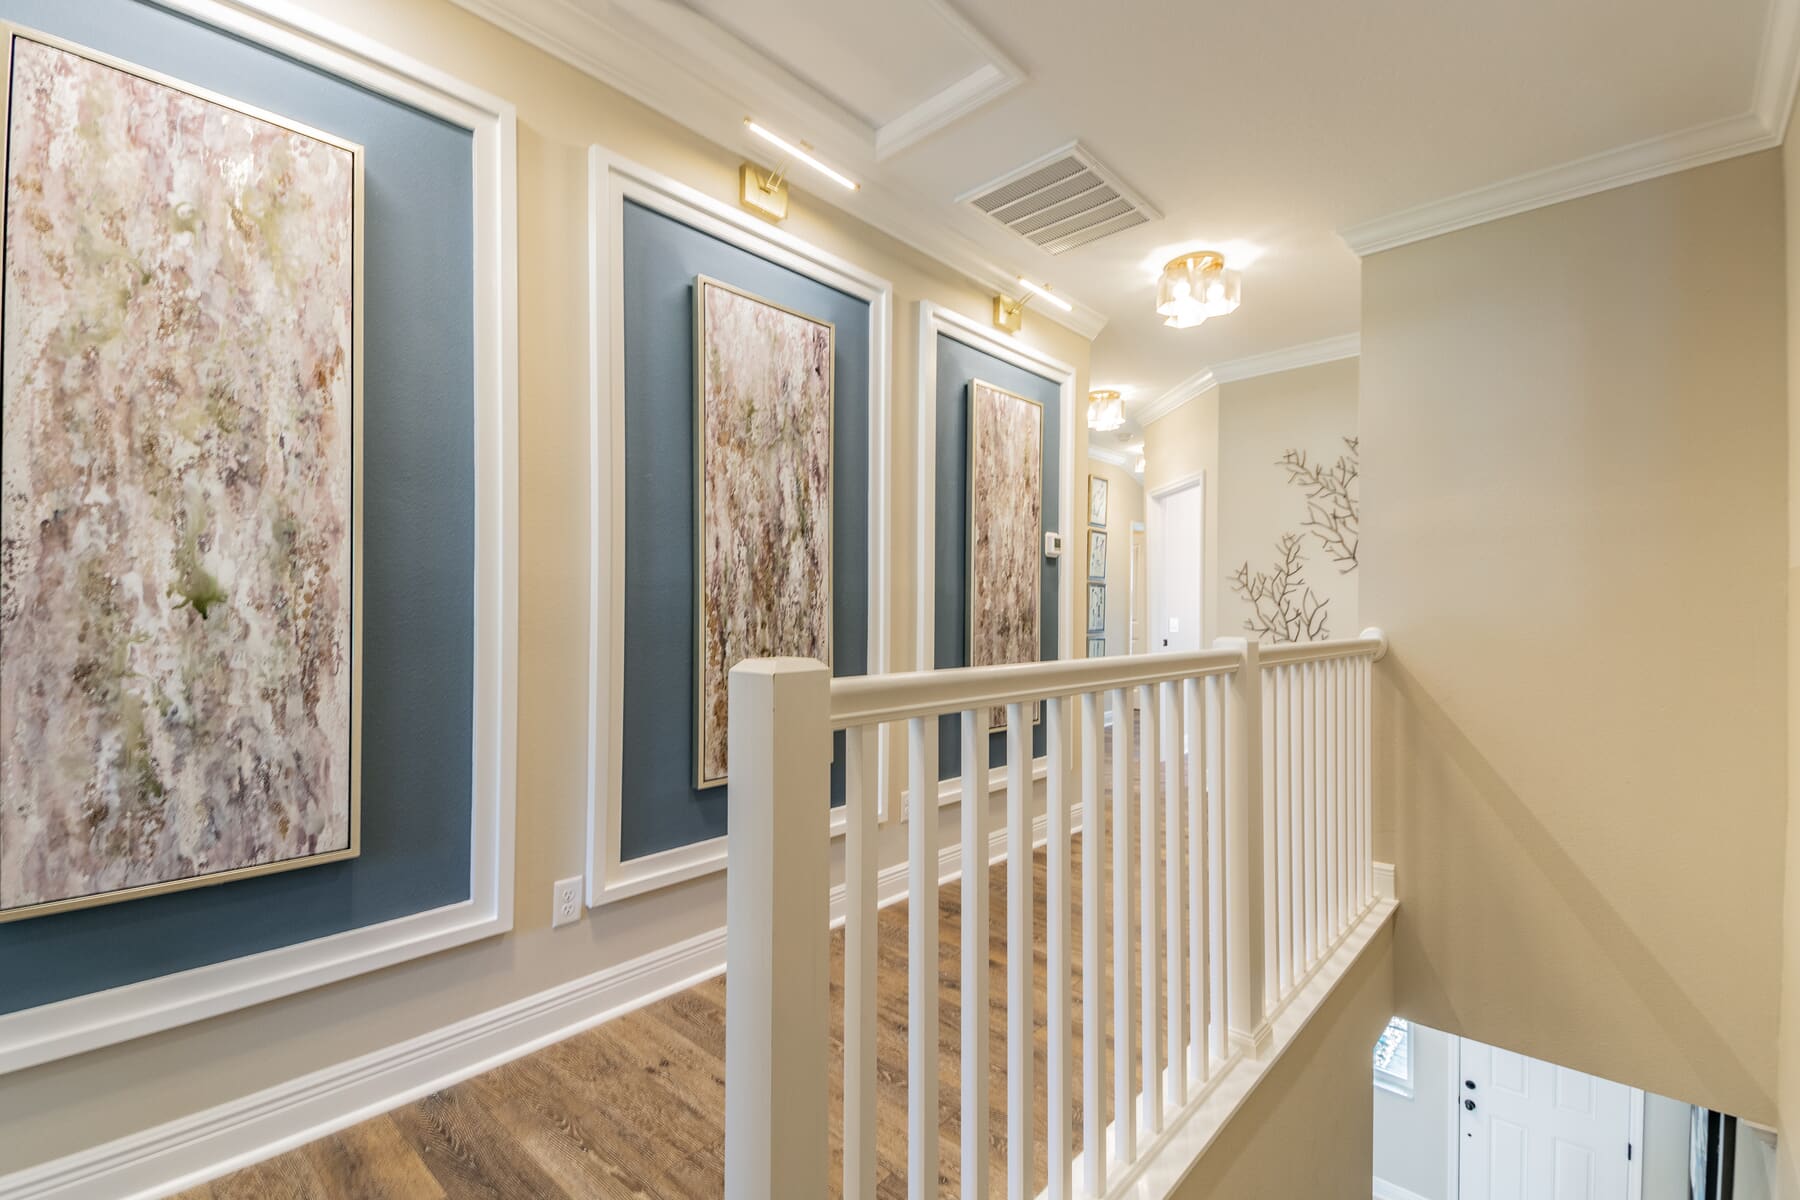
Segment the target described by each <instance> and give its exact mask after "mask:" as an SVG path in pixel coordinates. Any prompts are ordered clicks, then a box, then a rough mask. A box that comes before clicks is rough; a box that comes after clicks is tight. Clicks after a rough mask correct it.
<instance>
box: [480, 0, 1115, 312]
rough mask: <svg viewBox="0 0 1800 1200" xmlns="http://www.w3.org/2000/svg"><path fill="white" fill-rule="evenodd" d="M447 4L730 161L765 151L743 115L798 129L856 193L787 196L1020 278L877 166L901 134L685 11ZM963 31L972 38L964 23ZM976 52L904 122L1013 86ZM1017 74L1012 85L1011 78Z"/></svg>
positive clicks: (940, 257)
mask: <svg viewBox="0 0 1800 1200" xmlns="http://www.w3.org/2000/svg"><path fill="white" fill-rule="evenodd" d="M934 2H935V0H934ZM454 3H456V4H458V5H459V6H461V7H462V8H465V9H468V10H469V11H470V12H472V13H474V14H475V15H476V16H479V17H481V18H482V19H484V20H486V21H488V22H490V23H492V24H494V25H496V26H498V27H499V28H501V29H503V30H505V31H506V32H508V33H510V34H512V35H514V36H515V37H518V38H520V39H522V40H523V41H526V42H529V43H530V44H531V45H533V46H536V47H537V48H538V49H540V50H543V51H545V52H546V53H548V54H551V55H553V56H555V57H556V58H558V59H561V60H562V61H563V62H566V63H568V64H569V65H570V66H573V67H575V68H576V69H577V70H579V71H582V72H583V73H585V74H587V75H591V76H593V77H594V78H595V79H598V80H600V81H601V82H602V83H604V84H606V85H607V86H608V87H611V88H614V89H616V90H618V91H620V92H623V93H624V94H625V95H627V96H630V97H631V98H633V99H634V100H637V101H640V102H641V103H643V104H645V105H647V106H649V107H650V108H651V109H653V110H654V111H656V112H659V113H663V114H665V115H667V116H668V117H670V118H671V119H672V120H675V121H677V122H679V123H681V124H682V125H684V126H686V127H687V128H689V129H691V130H693V131H694V132H696V133H698V134H700V135H701V136H702V137H705V138H708V139H710V140H711V141H712V142H714V143H715V144H717V145H719V146H721V147H724V148H725V149H726V150H727V151H728V152H730V153H732V154H740V155H744V156H746V157H750V158H754V159H755V160H756V161H763V159H764V158H765V157H766V151H767V149H768V148H767V147H766V146H764V145H762V144H761V143H759V142H755V141H753V140H752V139H751V137H750V135H749V134H747V133H746V132H745V131H744V127H743V121H744V118H745V117H746V116H749V115H752V113H754V114H755V115H757V116H758V117H759V118H761V119H764V120H767V121H768V122H770V123H771V124H772V125H774V126H775V127H777V128H782V129H789V130H798V131H802V132H803V134H804V136H805V137H806V138H807V140H808V141H810V142H811V143H813V145H814V147H815V148H816V150H817V152H818V153H819V155H820V156H821V157H823V158H825V159H827V160H829V161H830V162H831V163H832V164H833V165H834V166H837V167H838V168H840V169H841V170H845V171H847V172H849V173H850V174H851V175H853V176H855V177H857V178H858V179H859V180H860V181H861V182H862V183H863V187H862V189H861V190H860V191H856V192H850V191H845V190H844V189H841V188H838V187H834V186H831V185H829V184H827V185H825V186H823V187H821V188H819V189H817V190H813V189H811V188H810V186H809V184H808V181H807V180H806V179H805V177H804V175H798V176H796V177H795V179H794V181H793V184H794V187H795V189H796V190H799V189H802V188H806V189H807V191H808V195H809V196H811V197H812V198H814V199H816V200H819V201H821V202H823V203H825V204H829V205H832V206H834V207H837V208H841V209H843V210H844V211H845V212H847V213H849V214H850V215H851V216H853V217H855V218H856V219H858V220H860V221H865V222H867V223H868V224H870V225H872V226H874V227H875V228H877V229H879V230H881V231H882V232H883V233H886V234H888V235H889V236H891V237H894V238H897V239H898V240H900V241H901V242H904V243H906V244H907V245H909V246H911V247H913V248H914V249H915V250H918V251H919V252H920V253H922V254H925V255H927V256H929V257H930V258H933V259H935V260H936V261H938V262H940V263H943V264H945V265H946V266H948V267H950V268H951V269H952V270H954V271H956V272H957V273H959V274H961V275H963V276H964V277H965V278H967V279H969V280H971V281H972V282H974V283H976V284H977V285H979V286H980V287H982V288H985V289H989V290H991V291H995V292H1002V293H1005V294H1007V295H1016V294H1017V291H1018V276H1019V275H1020V274H1027V275H1029V274H1031V273H1032V272H1030V271H1024V272H1021V271H1019V270H1017V269H1014V268H1011V267H1003V266H1001V265H1000V264H999V263H997V262H995V261H994V260H993V259H992V258H991V257H990V255H989V251H987V250H986V249H984V248H983V247H982V246H981V245H980V244H978V243H977V242H976V240H975V239H974V238H972V237H971V236H969V235H968V234H967V233H965V232H961V231H958V230H957V229H956V228H954V227H953V225H952V224H950V223H947V222H946V221H945V220H944V219H943V213H942V210H941V209H940V208H937V207H934V206H933V205H932V204H930V203H929V202H928V201H929V198H928V197H926V196H925V195H923V194H922V193H917V192H915V191H914V188H913V185H912V184H911V182H910V181H909V179H908V178H907V177H906V176H905V175H904V174H903V173H900V172H896V171H891V170H890V171H884V170H883V167H882V159H881V156H882V154H883V153H892V152H894V151H895V150H898V149H899V148H900V147H901V146H902V145H905V144H907V141H908V139H909V138H910V139H911V140H916V138H914V137H913V133H914V131H913V130H909V129H907V128H906V127H905V126H899V125H898V123H896V124H897V126H898V127H897V128H895V129H894V131H893V133H892V134H891V135H890V137H889V138H888V139H887V141H886V143H885V144H884V143H883V142H882V140H881V138H880V136H879V134H878V133H876V132H875V131H873V130H872V129H871V127H870V126H869V124H868V123H867V122H866V121H864V120H863V119H861V118H860V117H858V116H856V115H854V114H852V113H851V112H850V111H849V110H848V109H846V108H844V107H843V105H841V104H839V103H837V102H836V101H835V100H832V99H830V98H829V97H826V96H825V95H824V94H823V93H821V92H820V91H819V90H818V89H817V88H815V87H813V86H812V85H811V84H809V83H807V82H805V81H803V80H800V79H798V78H796V77H795V76H794V75H793V74H792V73H791V72H789V71H787V70H786V69H785V68H783V67H781V66H780V65H779V64H777V63H775V62H774V61H773V60H771V59H769V58H768V57H767V56H766V55H763V54H761V53H760V52H758V51H755V50H752V49H750V48H749V47H747V46H745V45H744V43H743V42H741V41H740V40H738V39H737V38H734V37H732V36H731V35H730V34H728V33H726V32H725V31H724V30H723V29H722V28H720V27H719V26H717V25H715V24H713V23H712V22H711V21H708V20H707V19H706V18H704V17H702V16H701V15H700V14H699V13H697V12H693V11H691V10H689V9H686V8H683V7H682V6H681V5H675V4H668V3H656V4H652V3H647V2H646V0H626V2H625V3H623V4H621V3H617V2H613V3H605V2H590V3H580V2H578V0H454ZM964 24H967V23H966V22H965V23H964ZM967 34H973V35H974V36H976V37H980V34H979V32H978V31H975V30H974V27H973V26H972V25H971V26H968V29H967V31H966V35H967ZM982 45H983V46H984V49H983V53H984V54H985V55H986V56H987V57H988V58H989V61H990V64H991V66H992V70H991V71H980V72H977V73H976V75H974V76H970V77H969V78H968V79H965V80H963V81H962V82H961V83H959V84H956V85H953V86H952V87H951V88H950V89H949V92H948V93H947V94H943V95H940V96H939V97H936V98H934V99H933V100H931V101H927V102H926V104H925V105H924V107H925V108H926V109H927V110H934V111H927V112H925V113H918V115H917V118H916V119H917V120H919V121H920V123H921V124H920V126H919V128H920V129H922V130H923V131H924V132H930V131H931V130H933V129H936V128H940V127H941V126H942V125H943V124H947V123H948V122H949V121H951V120H955V119H957V118H958V117H960V116H962V115H963V113H964V112H967V111H972V107H971V106H972V105H973V104H974V103H982V104H985V103H987V102H988V101H989V100H991V99H993V98H994V97H995V96H998V95H1000V94H1002V93H1003V92H1005V91H1007V90H1010V88H1011V87H1012V86H1014V85H1013V84H1011V83H1008V82H1006V76H1007V74H1008V71H1007V67H1008V66H1011V67H1012V69H1013V70H1018V68H1017V66H1016V64H1012V63H1011V60H1010V59H1008V58H1006V56H1005V55H1004V54H1002V53H1001V52H1000V51H999V50H998V48H997V47H994V46H993V45H992V44H991V43H990V42H987V40H986V39H985V38H982ZM1019 77H1020V79H1023V78H1024V76H1023V73H1022V72H1020V76H1019ZM1002 84H1004V86H1001V85H1002ZM915 113H917V110H915ZM934 122H935V123H934ZM926 126H929V127H930V128H925V127H926ZM918 136H923V133H919V134H918ZM1059 294H1061V293H1059ZM1063 298H1064V299H1066V300H1069V301H1070V303H1072V304H1074V306H1075V307H1074V310H1073V311H1072V312H1069V313H1064V312H1061V311H1059V310H1056V309H1046V310H1045V311H1042V312H1041V313H1039V315H1041V316H1042V317H1043V318H1044V319H1045V320H1050V321H1055V322H1056V323H1057V324H1059V325H1063V326H1065V327H1066V328H1068V329H1071V330H1073V331H1074V332H1076V333H1078V334H1080V335H1081V336H1082V337H1085V338H1089V339H1092V338H1094V337H1096V336H1098V335H1099V333H1100V331H1101V330H1102V329H1104V328H1105V327H1106V316H1105V314H1104V313H1101V312H1100V311H1099V310H1097V309H1094V308H1091V307H1089V306H1088V305H1086V304H1083V303H1081V302H1080V301H1079V300H1076V299H1075V298H1074V297H1071V296H1067V295H1064V297H1063Z"/></svg>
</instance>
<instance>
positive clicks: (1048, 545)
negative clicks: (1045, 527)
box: [1044, 533, 1062, 558]
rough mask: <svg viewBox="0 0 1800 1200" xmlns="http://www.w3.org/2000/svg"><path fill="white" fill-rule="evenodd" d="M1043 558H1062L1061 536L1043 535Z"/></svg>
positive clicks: (1056, 534)
mask: <svg viewBox="0 0 1800 1200" xmlns="http://www.w3.org/2000/svg"><path fill="white" fill-rule="evenodd" d="M1044 557H1045V558H1061V557H1062V534H1060V533H1046V534H1045V535H1044Z"/></svg>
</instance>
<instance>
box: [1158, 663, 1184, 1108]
mask: <svg viewBox="0 0 1800 1200" xmlns="http://www.w3.org/2000/svg"><path fill="white" fill-rule="evenodd" d="M1161 691H1162V696H1161V698H1160V703H1161V707H1162V743H1163V747H1162V750H1163V908H1164V910H1165V914H1166V915H1165V916H1164V919H1163V957H1164V963H1163V974H1164V976H1165V977H1166V978H1167V979H1168V989H1169V994H1168V1000H1167V1002H1166V1008H1165V1010H1164V1011H1165V1013H1166V1017H1165V1019H1164V1032H1163V1040H1164V1041H1165V1042H1166V1043H1167V1047H1168V1062H1169V1070H1168V1091H1167V1094H1166V1101H1167V1103H1168V1105H1169V1107H1170V1108H1171V1109H1178V1108H1180V1107H1181V1106H1182V1105H1183V1104H1185V1103H1186V1102H1187V1051H1186V1049H1185V1047H1183V1045H1182V1036H1181V1029H1182V1026H1183V1025H1184V1024H1185V1023H1186V1021H1187V1011H1186V1006H1185V1005H1184V1004H1183V1003H1182V998H1181V989H1182V986H1183V984H1184V983H1185V982H1186V980H1185V978H1184V976H1185V971H1184V969H1183V964H1182V960H1181V955H1182V948H1183V947H1182V940H1181V931H1182V916H1183V913H1184V911H1185V910H1186V908H1187V906H1186V905H1185V904H1183V903H1182V902H1181V894H1182V890H1183V884H1184V882H1185V880H1184V878H1183V876H1184V872H1183V870H1182V837H1181V826H1182V820H1181V817H1182V809H1181V776H1182V769H1181V758H1182V752H1183V751H1184V750H1185V749H1186V747H1184V746H1183V745H1182V742H1181V734H1182V726H1181V690H1180V686H1179V685H1178V684H1176V683H1173V682H1170V683H1165V684H1163V685H1162V688H1161Z"/></svg>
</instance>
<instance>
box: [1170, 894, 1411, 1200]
mask: <svg viewBox="0 0 1800 1200" xmlns="http://www.w3.org/2000/svg"><path fill="white" fill-rule="evenodd" d="M1393 968H1394V959H1393V934H1392V932H1391V931H1389V930H1384V931H1382V933H1381V935H1380V936H1379V937H1377V938H1376V939H1375V940H1374V941H1373V942H1371V943H1370V944H1369V947H1368V949H1366V950H1365V951H1364V952H1363V954H1362V957H1361V958H1359V959H1357V961H1356V963H1355V965H1354V966H1352V967H1351V969H1350V971H1349V973H1348V974H1347V975H1345V977H1344V978H1343V980H1342V981H1341V982H1339V984H1338V986H1337V989H1336V990H1335V991H1334V992H1332V994H1331V996H1330V997H1329V998H1328V999H1327V1000H1326V1002H1325V1004H1324V1006H1323V1007H1321V1008H1320V1009H1319V1011H1318V1012H1317V1013H1315V1014H1313V1017H1312V1020H1311V1021H1309V1022H1308V1023H1307V1025H1306V1028H1305V1029H1303V1030H1302V1031H1301V1033H1300V1037H1299V1038H1298V1040H1296V1041H1295V1042H1294V1044H1293V1045H1291V1046H1289V1047H1288V1049H1287V1051H1286V1053H1284V1054H1283V1055H1282V1056H1281V1059H1280V1061H1279V1062H1277V1063H1276V1064H1275V1066H1274V1069H1273V1070H1271V1071H1270V1072H1269V1074H1268V1075H1267V1076H1266V1077H1265V1078H1264V1079H1263V1080H1262V1081H1261V1082H1260V1083H1259V1084H1258V1085H1257V1086H1256V1089H1255V1090H1254V1091H1252V1092H1251V1093H1250V1095H1249V1097H1248V1098H1247V1099H1246V1100H1245V1101H1244V1106H1243V1107H1242V1108H1240V1109H1239V1110H1238V1111H1237V1113H1236V1115H1234V1116H1233V1117H1232V1119H1231V1121H1230V1122H1229V1123H1228V1124H1227V1125H1226V1126H1225V1128H1224V1129H1223V1130H1221V1131H1220V1132H1219V1136H1218V1138H1217V1139H1216V1140H1215V1141H1214V1142H1213V1144H1212V1146H1211V1147H1210V1148H1209V1149H1208V1150H1207V1151H1206V1153H1205V1154H1203V1155H1201V1157H1200V1160H1199V1162H1198V1163H1197V1164H1196V1165H1195V1168H1194V1170H1193V1171H1192V1172H1190V1173H1189V1175H1188V1177H1187V1178H1186V1179H1184V1180H1182V1182H1181V1183H1180V1185H1179V1186H1178V1187H1177V1188H1176V1190H1175V1193H1174V1195H1175V1200H1253V1198H1254V1200H1276V1198H1277V1197H1279V1198H1281V1200H1289V1198H1292V1200H1301V1198H1302V1197H1308V1198H1310V1197H1320V1198H1323V1197H1332V1198H1333V1200H1337V1198H1338V1197H1343V1198H1344V1200H1352V1198H1360V1197H1363V1196H1366V1195H1368V1194H1369V1189H1370V1183H1371V1180H1372V1178H1373V1159H1372V1150H1371V1145H1372V1143H1371V1140H1370V1136H1369V1131H1370V1127H1371V1125H1372V1123H1373V1121H1374V1107H1373V1104H1374V1101H1373V1096H1372V1092H1373V1088H1372V1087H1371V1085H1370V1082H1369V1079H1370V1074H1369V1073H1370V1054H1371V1051H1372V1050H1373V1048H1374V1045H1375V1039H1376V1037H1378V1036H1379V1035H1380V1033H1381V1030H1382V1027H1383V1026H1385V1025H1386V1024H1387V1020H1388V1017H1389V1016H1390V1015H1391V1014H1392V1013H1393V1009H1394V990H1393Z"/></svg>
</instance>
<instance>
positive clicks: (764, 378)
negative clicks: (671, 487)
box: [695, 277, 834, 788]
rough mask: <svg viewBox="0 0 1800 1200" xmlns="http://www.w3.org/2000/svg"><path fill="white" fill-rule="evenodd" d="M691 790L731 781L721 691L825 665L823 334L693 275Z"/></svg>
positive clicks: (827, 528) (821, 325) (828, 379)
mask: <svg viewBox="0 0 1800 1200" xmlns="http://www.w3.org/2000/svg"><path fill="white" fill-rule="evenodd" d="M695 288H696V290H697V292H698V302H697V304H696V310H697V313H698V325H699V329H698V331H697V334H696V338H697V342H698V345H699V355H698V358H699V363H698V367H699V370H698V375H699V393H700V394H699V413H698V418H697V426H698V428H697V431H696V435H697V438H698V443H699V448H698V453H697V456H696V457H697V459H698V473H699V491H700V495H699V506H698V526H699V530H698V536H699V590H700V595H699V605H698V607H699V612H698V643H699V645H698V671H697V673H698V676H699V678H698V679H697V681H696V689H697V695H698V697H699V700H698V709H699V711H698V713H697V714H696V715H697V726H696V731H695V738H696V741H697V742H698V748H697V754H696V758H697V764H696V771H695V774H696V779H695V783H696V785H697V786H699V787H702V788H705V787H712V786H715V785H717V784H721V783H724V782H726V779H727V776H728V764H727V761H726V760H727V741H728V734H729V727H728V725H727V715H728V714H727V707H728V701H729V696H728V683H729V676H730V672H731V668H732V667H734V666H736V665H737V664H738V663H740V662H743V661H744V660H745V659H748V658H771V657H778V656H783V655H791V656H796V657H801V658H816V659H819V660H820V661H821V662H824V663H827V664H829V663H830V662H831V504H832V497H831V477H832V470H831V454H832V445H831V438H832V416H831V405H832V336H833V332H834V331H833V328H832V326H831V324H830V323H829V322H826V321H819V320H815V319H813V318H811V317H806V316H802V315H800V314H798V313H793V312H789V311H788V310H787V309H784V308H781V307H779V306H778V305H775V304H771V303H769V302H768V301H766V300H760V299H758V298H756V297H754V296H750V295H746V294H745V293H743V292H739V291H736V290H734V289H732V288H729V287H726V286H724V285H722V284H720V283H718V282H717V281H715V280H711V279H707V278H705V277H701V278H699V279H698V280H696V281H695Z"/></svg>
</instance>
